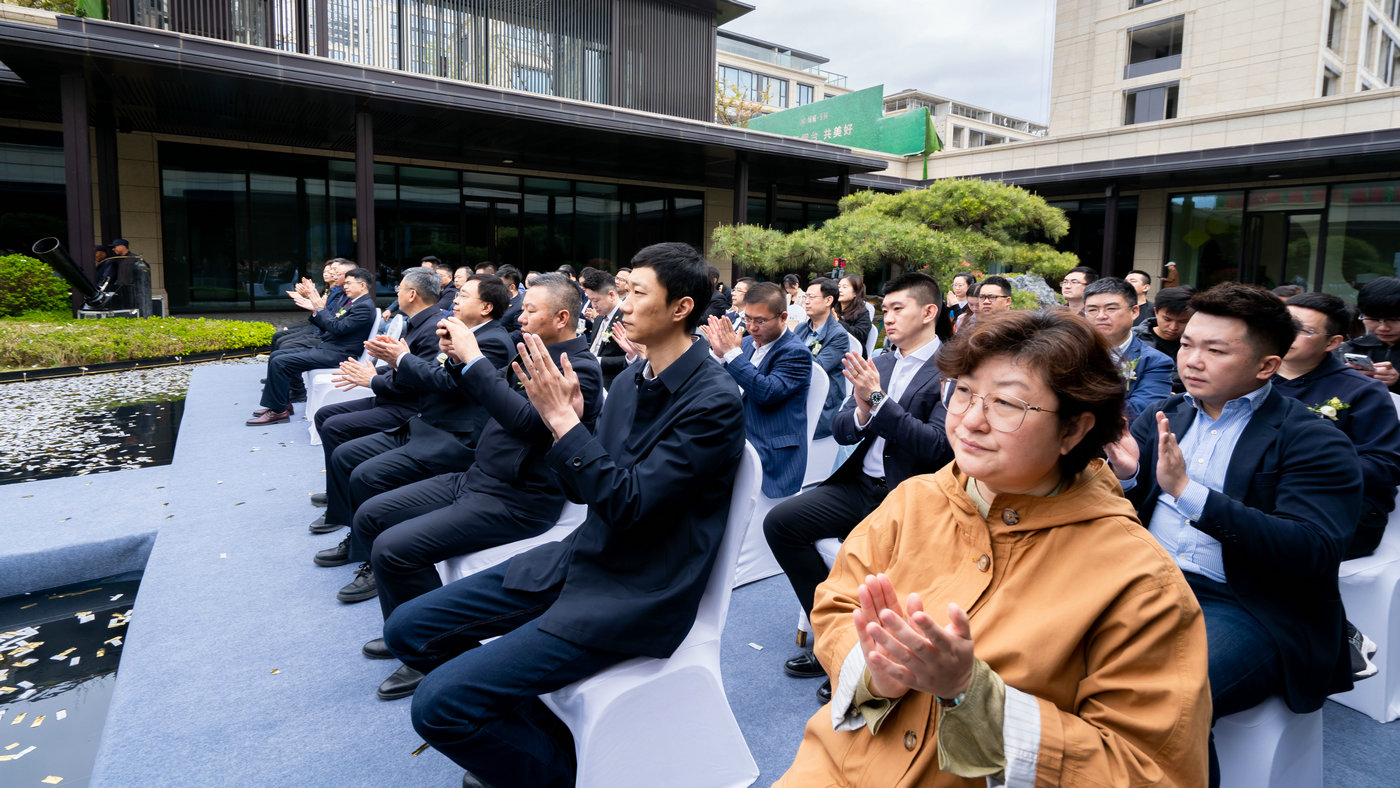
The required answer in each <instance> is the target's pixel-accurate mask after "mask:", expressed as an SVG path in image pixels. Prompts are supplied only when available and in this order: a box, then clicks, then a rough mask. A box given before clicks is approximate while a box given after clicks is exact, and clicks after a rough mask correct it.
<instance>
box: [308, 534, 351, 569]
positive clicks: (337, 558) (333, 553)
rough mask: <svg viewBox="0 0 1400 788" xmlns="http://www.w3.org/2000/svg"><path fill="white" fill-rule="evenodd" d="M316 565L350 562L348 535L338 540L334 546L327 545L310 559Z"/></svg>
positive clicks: (337, 564) (334, 564)
mask: <svg viewBox="0 0 1400 788" xmlns="http://www.w3.org/2000/svg"><path fill="white" fill-rule="evenodd" d="M311 560H313V561H315V562H316V565H317V566H345V565H346V564H348V563H350V537H348V536H347V537H345V538H344V539H341V540H340V544H338V545H336V546H335V547H327V548H326V549H324V550H322V551H320V552H319V553H317V554H316V557H315V558H313V559H311Z"/></svg>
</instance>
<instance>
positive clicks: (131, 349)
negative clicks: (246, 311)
mask: <svg viewBox="0 0 1400 788" xmlns="http://www.w3.org/2000/svg"><path fill="white" fill-rule="evenodd" d="M274 330H275V329H274V328H273V327H272V325H270V324H268V323H256V322H244V321H241V320H206V319H204V318H198V319H186V318H173V317H165V318H161V317H153V318H147V319H144V320H137V319H131V318H111V319H107V320H71V319H69V320H61V321H44V322H35V321H31V320H27V319H25V318H18V319H14V318H12V319H8V320H0V369H32V368H36V367H69V366H79V365H83V364H102V363H106V362H111V361H125V360H128V359H136V358H162V357H165V356H184V355H189V354H192V353H204V352H207V351H213V350H236V349H240V348H257V347H262V346H264V345H267V344H269V343H271V342H272V333H273V331H274Z"/></svg>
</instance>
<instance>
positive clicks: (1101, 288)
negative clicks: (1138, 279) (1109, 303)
mask: <svg viewBox="0 0 1400 788" xmlns="http://www.w3.org/2000/svg"><path fill="white" fill-rule="evenodd" d="M1104 293H1108V294H1111V295H1116V296H1120V297H1122V299H1123V303H1124V304H1127V305H1128V306H1137V302H1138V300H1137V298H1138V292H1137V288H1136V287H1133V286H1132V285H1130V284H1128V281H1127V280H1126V279H1119V278H1118V277H1116V276H1105V277H1104V278H1102V279H1096V280H1094V281H1093V282H1090V283H1089V284H1087V285H1085V286H1084V302H1085V303H1088V302H1089V296H1096V295H1103V294H1104Z"/></svg>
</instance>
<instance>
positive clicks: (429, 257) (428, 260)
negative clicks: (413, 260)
mask: <svg viewBox="0 0 1400 788" xmlns="http://www.w3.org/2000/svg"><path fill="white" fill-rule="evenodd" d="M419 262H420V263H422V264H423V265H426V266H431V267H433V268H437V267H438V263H441V262H442V260H439V259H438V256H437V255H435V254H425V255H423V259H422V260H419Z"/></svg>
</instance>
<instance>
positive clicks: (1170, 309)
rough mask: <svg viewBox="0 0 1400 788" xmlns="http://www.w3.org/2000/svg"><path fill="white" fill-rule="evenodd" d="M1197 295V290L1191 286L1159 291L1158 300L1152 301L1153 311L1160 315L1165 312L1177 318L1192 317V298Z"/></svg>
mask: <svg viewBox="0 0 1400 788" xmlns="http://www.w3.org/2000/svg"><path fill="white" fill-rule="evenodd" d="M1195 294H1196V288H1194V287H1192V286H1191V285H1181V286H1179V287H1168V288H1165V289H1163V290H1159V291H1157V298H1156V299H1154V300H1153V301H1152V309H1153V310H1154V311H1155V312H1157V313H1158V314H1161V313H1163V312H1165V313H1167V314H1169V315H1174V316H1176V317H1190V316H1191V296H1193V295H1195Z"/></svg>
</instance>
